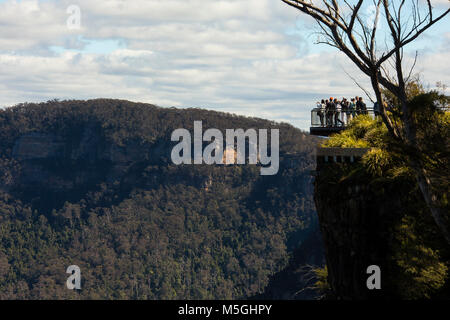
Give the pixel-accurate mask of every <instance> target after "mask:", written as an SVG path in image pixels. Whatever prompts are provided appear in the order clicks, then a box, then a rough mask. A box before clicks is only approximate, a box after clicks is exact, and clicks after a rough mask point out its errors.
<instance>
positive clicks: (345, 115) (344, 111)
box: [341, 98, 348, 124]
mask: <svg viewBox="0 0 450 320" xmlns="http://www.w3.org/2000/svg"><path fill="white" fill-rule="evenodd" d="M341 107H342V110H341V111H342V112H341V120H342V122H343V123H345V124H348V101H347V98H342V102H341Z"/></svg>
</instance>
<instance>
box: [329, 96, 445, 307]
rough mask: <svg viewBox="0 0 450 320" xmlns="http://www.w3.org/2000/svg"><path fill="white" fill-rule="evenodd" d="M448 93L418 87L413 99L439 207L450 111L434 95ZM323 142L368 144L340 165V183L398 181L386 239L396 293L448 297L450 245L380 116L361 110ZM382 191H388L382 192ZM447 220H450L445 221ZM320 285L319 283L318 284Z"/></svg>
mask: <svg viewBox="0 0 450 320" xmlns="http://www.w3.org/2000/svg"><path fill="white" fill-rule="evenodd" d="M442 99H444V100H447V101H448V97H445V96H442V95H439V94H437V93H436V92H429V93H420V94H417V95H416V96H415V97H414V99H413V100H412V101H413V102H414V105H416V106H417V108H419V106H420V108H421V112H420V113H417V117H416V119H415V121H416V122H417V123H416V125H417V127H418V128H420V131H419V132H418V143H419V146H418V148H419V149H420V150H421V151H422V153H421V155H420V158H421V159H420V161H422V162H423V163H424V164H425V166H424V167H425V169H426V170H428V172H427V173H428V175H429V176H430V177H432V178H433V179H435V183H434V185H435V186H438V187H439V188H438V190H437V191H438V192H439V195H440V199H439V200H440V203H441V205H442V207H444V208H447V212H450V208H449V202H448V199H449V195H448V192H449V181H450V178H449V174H450V168H449V159H450V158H449V141H450V114H449V112H446V111H442V110H440V109H438V108H436V101H437V100H442ZM322 145H323V146H325V147H362V148H370V151H369V152H367V153H366V154H365V155H364V156H363V158H362V161H361V162H360V163H359V164H358V165H356V166H348V167H346V166H342V168H341V169H342V171H340V172H339V175H338V176H333V178H334V179H338V181H339V183H344V184H345V183H349V184H355V183H361V182H362V183H363V184H370V185H372V187H373V189H374V190H378V192H380V193H383V192H384V191H383V190H386V189H387V187H388V186H394V185H395V186H396V188H398V190H399V192H398V194H397V195H396V194H392V197H397V196H398V195H400V194H401V195H403V196H404V199H401V200H402V201H403V210H401V212H393V213H392V214H393V215H398V216H396V217H393V220H392V221H394V222H395V223H396V225H395V226H394V227H393V230H395V231H394V232H395V241H394V242H393V243H391V244H389V245H390V249H391V252H390V259H391V262H390V263H391V264H392V265H393V267H394V270H396V273H395V274H396V275H395V277H392V278H394V279H395V280H394V281H395V284H394V285H395V286H396V293H395V295H396V296H398V297H402V298H406V299H419V298H430V297H433V296H435V297H436V296H437V297H447V298H448V297H449V291H450V290H449V275H448V270H449V267H450V250H449V248H448V246H447V245H446V242H445V240H444V239H443V237H442V236H441V235H440V232H439V229H438V228H437V226H436V224H435V222H434V220H433V219H432V218H431V215H430V213H429V210H428V208H427V206H426V205H425V203H424V201H423V198H422V196H421V194H420V192H419V188H418V185H417V182H416V180H415V178H414V171H413V170H412V168H411V167H410V162H409V161H408V156H411V155H410V154H408V150H405V148H404V146H402V145H398V144H397V143H396V141H394V140H393V139H392V138H391V137H390V135H389V134H388V132H387V129H386V127H385V126H384V124H383V123H382V121H381V119H379V118H377V119H375V120H373V119H371V118H370V117H369V116H359V117H357V118H356V119H355V120H353V121H352V122H351V124H350V125H349V127H348V129H347V130H345V131H343V132H342V133H340V134H338V135H335V136H333V137H331V138H330V139H328V140H326V141H325V142H324V143H323V144H322ZM384 196H387V195H385V194H384ZM446 223H447V225H449V221H446ZM322 286H323V285H322Z"/></svg>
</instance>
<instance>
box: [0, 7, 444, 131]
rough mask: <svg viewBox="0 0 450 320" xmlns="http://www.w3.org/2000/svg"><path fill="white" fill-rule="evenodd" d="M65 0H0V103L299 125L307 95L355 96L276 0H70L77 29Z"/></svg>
mask: <svg viewBox="0 0 450 320" xmlns="http://www.w3.org/2000/svg"><path fill="white" fill-rule="evenodd" d="M71 4H72V1H70V0H67V1H66V0H61V1H54V0H48V1H37V0H22V1H12V0H7V1H5V2H0V24H1V25H2V28H1V29H0V48H1V51H0V68H1V70H2V72H1V73H0V96H1V99H0V105H3V106H5V105H11V104H15V103H18V102H24V101H43V100H48V99H53V98H60V99H66V98H67V99H87V98H97V97H109V98H121V99H129V100H133V101H142V102H150V103H154V104H158V105H161V106H179V107H204V108H208V109H215V110H221V111H228V112H234V113H239V114H244V115H249V116H259V117H266V118H270V119H274V120H279V121H287V122H290V123H292V124H294V125H296V126H299V127H301V128H303V129H306V128H307V127H308V125H309V116H310V115H309V108H310V106H311V105H314V104H315V101H316V100H317V99H320V98H322V97H326V96H330V95H332V96H350V95H362V94H363V93H362V92H361V91H360V90H359V89H358V88H357V87H356V86H355V85H354V83H353V81H352V80H351V79H349V77H348V76H347V75H346V74H345V72H344V70H345V71H346V72H348V73H351V74H352V75H354V76H355V78H357V79H358V81H360V82H361V83H362V84H363V85H364V86H366V87H367V88H369V83H368V81H367V79H365V78H364V77H363V76H362V75H361V74H360V72H359V71H358V70H357V69H356V68H355V67H354V66H353V65H351V63H350V62H349V61H348V59H346V58H345V57H344V56H343V55H342V54H340V53H337V52H335V51H332V50H328V49H325V48H323V47H321V50H317V48H313V47H312V46H311V43H312V39H311V37H309V34H310V33H311V25H310V20H308V19H306V18H305V17H304V16H303V15H300V14H299V13H297V12H296V11H295V10H293V9H292V8H288V7H287V6H285V5H284V4H283V3H282V2H281V1H273V0H228V1H225V0H222V1H207V0H184V1H180V0H160V1H155V0H149V1H144V0H134V1H121V0H103V1H88V0H79V1H78V2H77V3H76V5H78V6H79V7H80V9H81V28H80V29H79V30H69V29H68V28H67V27H66V20H67V18H68V14H67V13H66V9H67V7H68V6H69V5H71ZM447 32H448V29H447ZM446 39H447V40H446V43H447V47H448V33H447V38H446ZM434 54H436V56H434ZM434 57H436V60H434ZM421 59H422V60H421V65H420V66H421V67H422V68H423V67H425V69H426V70H425V74H426V77H427V79H428V78H429V79H433V83H434V78H437V77H438V78H439V79H438V80H442V81H444V82H445V81H447V79H448V77H447V75H445V74H444V71H445V70H442V68H439V65H438V64H437V63H436V62H437V61H442V62H440V63H443V62H444V60H443V59H445V53H439V52H435V53H433V54H431V53H430V54H426V55H423V57H421ZM434 61H436V62H434ZM441 66H442V65H441ZM449 83H450V81H449Z"/></svg>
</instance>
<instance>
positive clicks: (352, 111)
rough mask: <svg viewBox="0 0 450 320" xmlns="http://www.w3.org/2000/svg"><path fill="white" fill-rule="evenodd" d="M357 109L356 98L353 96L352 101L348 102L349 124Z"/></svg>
mask: <svg viewBox="0 0 450 320" xmlns="http://www.w3.org/2000/svg"><path fill="white" fill-rule="evenodd" d="M355 110H356V105H355V98H352V99H351V101H350V103H349V104H348V108H347V124H348V123H349V122H350V121H352V120H353V118H354V117H355V115H356V114H355Z"/></svg>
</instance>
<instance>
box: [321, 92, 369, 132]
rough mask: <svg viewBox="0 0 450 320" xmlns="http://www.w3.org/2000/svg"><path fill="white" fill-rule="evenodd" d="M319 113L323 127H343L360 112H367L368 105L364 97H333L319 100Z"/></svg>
mask: <svg viewBox="0 0 450 320" xmlns="http://www.w3.org/2000/svg"><path fill="white" fill-rule="evenodd" d="M316 110H317V115H318V116H319V118H320V125H321V126H322V127H325V126H327V127H343V126H345V125H346V124H348V123H349V122H350V121H351V120H352V119H353V118H354V117H356V116H357V115H360V114H367V106H366V104H365V103H364V101H363V98H362V97H358V96H356V97H354V98H351V99H350V101H349V100H347V99H346V98H342V100H338V99H337V98H333V97H331V98H330V99H327V100H325V99H323V100H322V101H321V102H317V109H316Z"/></svg>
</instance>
